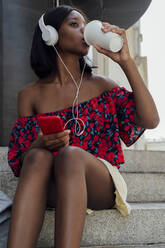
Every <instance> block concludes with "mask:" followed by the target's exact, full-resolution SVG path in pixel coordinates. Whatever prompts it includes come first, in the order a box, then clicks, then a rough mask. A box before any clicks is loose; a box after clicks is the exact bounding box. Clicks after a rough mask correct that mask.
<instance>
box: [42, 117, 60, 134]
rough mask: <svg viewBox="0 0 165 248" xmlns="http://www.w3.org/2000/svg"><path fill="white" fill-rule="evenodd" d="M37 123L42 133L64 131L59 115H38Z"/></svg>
mask: <svg viewBox="0 0 165 248" xmlns="http://www.w3.org/2000/svg"><path fill="white" fill-rule="evenodd" d="M37 121H38V124H39V126H40V128H41V130H42V132H43V134H52V133H58V132H62V131H64V127H63V123H62V119H61V118H60V117H59V116H39V117H37Z"/></svg>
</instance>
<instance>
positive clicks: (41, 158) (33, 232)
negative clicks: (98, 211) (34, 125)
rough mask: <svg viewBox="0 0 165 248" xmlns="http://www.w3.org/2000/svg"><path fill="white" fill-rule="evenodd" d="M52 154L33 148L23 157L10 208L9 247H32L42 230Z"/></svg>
mask: <svg viewBox="0 0 165 248" xmlns="http://www.w3.org/2000/svg"><path fill="white" fill-rule="evenodd" d="M52 164H53V155H52V154H51V153H50V152H49V151H47V150H44V149H36V148H35V149H32V150H31V151H29V153H28V154H27V155H26V156H25V158H24V162H23V167H22V170H21V176H20V180H19V183H18V186H17V190H16V194H15V198H14V203H13V207H12V216H11V224H10V229H9V236H8V245H7V247H8V248H22V247H23V248H33V247H35V246H36V242H37V238H38V235H39V233H40V231H41V227H42V223H43V217H44V212H45V207H46V200H47V199H46V196H47V185H48V180H49V177H50V172H51V168H52Z"/></svg>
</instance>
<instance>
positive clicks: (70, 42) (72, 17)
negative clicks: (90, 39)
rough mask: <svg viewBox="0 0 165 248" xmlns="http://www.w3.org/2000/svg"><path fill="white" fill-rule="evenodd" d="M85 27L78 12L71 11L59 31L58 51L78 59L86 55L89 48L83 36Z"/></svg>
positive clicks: (82, 18)
mask: <svg viewBox="0 0 165 248" xmlns="http://www.w3.org/2000/svg"><path fill="white" fill-rule="evenodd" d="M85 25H86V21H85V19H84V17H83V16H82V15H81V14H80V13H79V12H78V11H76V10H73V11H72V12H71V13H70V14H69V15H68V16H67V17H66V19H65V20H64V22H63V23H62V25H61V27H60V29H59V42H58V46H59V48H60V50H62V51H63V52H68V53H72V54H76V55H78V56H80V57H82V56H84V55H86V54H87V53H88V50H89V46H88V45H87V44H86V43H85V41H84V36H83V34H84V27H85Z"/></svg>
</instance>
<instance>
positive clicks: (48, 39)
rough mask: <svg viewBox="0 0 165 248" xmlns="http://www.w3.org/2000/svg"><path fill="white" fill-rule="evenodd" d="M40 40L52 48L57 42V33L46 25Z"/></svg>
mask: <svg viewBox="0 0 165 248" xmlns="http://www.w3.org/2000/svg"><path fill="white" fill-rule="evenodd" d="M42 38H43V40H44V41H45V43H46V45H48V46H54V45H55V44H57V42H58V32H57V30H56V29H55V28H54V27H52V26H50V25H47V26H46V30H44V32H43V33H42Z"/></svg>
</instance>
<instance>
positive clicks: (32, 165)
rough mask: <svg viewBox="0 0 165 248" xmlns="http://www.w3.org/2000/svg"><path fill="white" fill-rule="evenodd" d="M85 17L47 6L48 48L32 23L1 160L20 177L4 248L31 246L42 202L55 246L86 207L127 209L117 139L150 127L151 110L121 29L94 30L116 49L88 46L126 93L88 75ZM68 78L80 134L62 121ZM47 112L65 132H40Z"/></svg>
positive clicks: (69, 237)
mask: <svg viewBox="0 0 165 248" xmlns="http://www.w3.org/2000/svg"><path fill="white" fill-rule="evenodd" d="M86 22H87V21H86V17H85V15H84V14H83V13H82V12H81V11H80V10H77V9H75V8H72V7H70V6H59V7H57V8H52V9H48V10H47V11H46V13H45V14H44V23H45V25H51V26H52V27H54V28H56V30H57V31H58V35H59V39H58V42H57V44H55V45H54V47H53V46H49V45H47V44H46V43H45V41H44V40H43V37H42V32H43V31H42V30H41V29H40V27H39V25H37V27H36V30H35V33H34V37H33V43H32V49H31V66H32V69H33V70H34V71H35V73H36V75H37V76H38V81H37V82H34V83H30V84H28V85H27V86H25V87H24V88H22V89H21V90H20V92H19V93H18V119H17V120H16V122H15V123H14V127H13V129H12V132H11V137H10V142H9V151H8V161H9V166H10V167H11V169H12V171H13V173H14V175H15V176H16V177H20V179H19V183H18V186H17V190H16V194H15V198H14V203H13V208H12V217H11V224H10V230H9V237H8V248H20V247H21V248H22V247H23V248H25V247H28V248H29V247H30V248H32V247H35V246H36V243H37V239H38V236H39V233H40V231H41V228H42V224H43V218H44V213H45V209H46V208H47V207H52V208H55V212H56V216H55V217H56V221H55V223H56V226H55V232H56V235H55V247H56V248H59V247H62V248H64V247H67V248H68V247H71V248H77V247H80V242H81V237H82V232H83V226H84V222H85V216H86V209H87V208H88V209H91V210H102V209H111V208H117V209H118V210H119V211H120V213H121V214H122V215H124V216H126V215H128V214H130V206H129V204H128V203H127V202H126V191H127V186H126V184H125V181H124V179H123V177H122V176H121V174H120V172H119V168H120V165H121V164H123V163H124V158H123V153H122V149H121V145H120V138H121V139H122V140H123V141H124V142H125V144H126V145H127V146H130V145H132V144H133V143H134V142H135V141H136V140H137V139H138V138H139V137H140V135H141V134H142V133H143V132H144V130H145V129H152V128H155V127H156V126H157V125H158V123H159V116H158V113H157V110H156V106H155V103H154V101H153V99H152V96H151V95H150V93H149V91H148V89H147V88H146V86H145V84H144V82H143V80H142V78H141V76H140V74H139V72H138V70H137V67H136V65H135V63H134V61H133V59H132V58H131V57H130V53H129V49H128V44H127V39H126V33H125V30H123V29H120V28H119V27H117V26H113V25H110V24H109V23H103V29H102V31H103V32H109V31H112V32H115V33H118V34H120V35H121V36H122V38H123V41H124V45H123V48H122V49H121V51H119V52H117V53H113V52H110V51H107V50H105V49H102V48H100V47H98V46H95V47H96V49H97V51H98V52H100V53H103V54H105V55H106V56H108V57H110V58H111V59H113V60H114V61H115V62H116V63H118V64H119V65H120V66H121V68H122V70H123V71H124V73H125V75H126V76H127V78H128V81H129V83H130V86H131V88H132V92H129V91H127V90H126V89H125V88H124V87H119V86H118V85H117V84H116V83H115V82H114V81H112V80H111V79H109V78H106V77H103V76H100V75H99V76H98V75H95V74H93V72H92V67H91V66H90V65H88V64H86V55H87V54H88V50H89V46H88V45H87V44H86V43H85V41H84V39H83V33H84V27H85V25H86ZM83 71H84V73H83ZM75 82H76V83H77V86H78V87H79V86H81V87H80V89H79V95H78V96H79V99H78V102H77V104H76V107H79V109H78V113H79V118H80V119H81V120H82V121H81V122H80V120H79V124H80V126H81V127H85V129H84V132H82V133H81V135H78V134H77V133H76V131H77V130H78V128H77V126H76V127H75V125H76V122H75V120H72V121H69V122H68V120H70V119H72V118H73V113H72V104H73V101H74V99H75V96H76V92H77V90H76V87H75V84H76V83H75ZM74 114H77V111H76V109H74ZM54 115H57V116H59V117H61V119H62V121H63V124H64V125H65V124H66V123H67V122H68V124H67V126H66V128H65V131H64V132H59V133H55V134H50V135H43V133H42V131H41V129H40V128H39V125H38V122H37V118H38V117H39V116H54ZM82 122H83V123H84V124H85V126H83V125H82ZM69 131H70V133H69ZM121 185H122V187H123V188H122V190H121ZM124 192H125V193H124Z"/></svg>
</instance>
